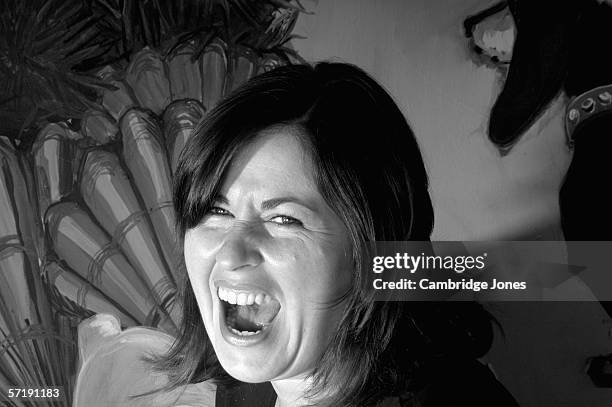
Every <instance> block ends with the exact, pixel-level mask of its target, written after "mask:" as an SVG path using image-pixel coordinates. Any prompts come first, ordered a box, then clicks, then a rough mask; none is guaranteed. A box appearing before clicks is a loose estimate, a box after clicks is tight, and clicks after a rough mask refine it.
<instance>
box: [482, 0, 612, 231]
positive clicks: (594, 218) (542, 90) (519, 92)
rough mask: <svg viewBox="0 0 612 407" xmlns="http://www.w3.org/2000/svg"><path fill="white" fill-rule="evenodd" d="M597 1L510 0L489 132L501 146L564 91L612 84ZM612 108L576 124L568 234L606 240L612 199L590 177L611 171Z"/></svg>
mask: <svg viewBox="0 0 612 407" xmlns="http://www.w3.org/2000/svg"><path fill="white" fill-rule="evenodd" d="M599 3H601V2H598V1H596V0H570V1H565V2H557V1H531V0H509V1H508V6H509V8H510V11H511V12H512V15H513V17H514V20H515V23H516V28H517V37H516V42H515V44H514V49H513V56H512V61H511V63H510V69H509V72H508V77H507V79H506V82H505V84H504V88H503V90H502V92H501V93H500V95H499V96H498V98H497V101H496V102H495V105H494V107H493V110H492V111H491V118H490V122H489V137H490V138H491V140H492V141H493V142H494V143H495V144H497V146H499V147H500V148H504V147H508V146H511V145H513V144H514V143H515V142H516V140H517V139H518V138H519V137H520V135H521V134H522V133H523V132H524V131H525V130H526V129H527V128H529V126H531V125H532V124H533V122H534V121H535V120H536V119H537V118H538V117H539V115H540V114H541V113H542V111H543V110H544V109H545V108H546V107H547V106H548V105H549V104H550V102H551V101H552V100H553V98H555V97H556V96H558V95H559V92H561V91H565V93H566V94H567V96H569V97H573V96H578V95H580V94H581V93H583V92H586V91H588V90H590V89H593V88H595V87H598V86H603V85H610V84H612V64H610V63H609V62H606V61H608V60H607V59H606V58H604V57H602V55H603V54H602V52H603V53H604V54H605V51H604V50H607V49H608V48H609V40H608V41H607V40H606V39H608V38H609V28H610V23H612V7H611V6H610V5H609V4H599ZM611 128H612V113H608V114H603V115H599V116H597V117H594V118H593V119H590V120H587V121H585V122H584V123H582V124H581V125H580V126H578V127H577V128H576V129H575V131H574V133H573V134H572V135H571V137H572V139H573V140H574V156H573V159H572V163H571V165H570V168H569V170H568V173H567V175H566V177H565V179H564V182H563V185H562V188H561V191H560V209H561V220H562V226H563V231H564V234H565V237H566V239H568V240H610V236H611V234H612V232H611V230H612V217H611V216H609V208H610V206H611V205H612V202H611V201H610V199H609V198H606V197H605V195H606V194H605V192H604V191H603V188H602V189H601V190H597V188H593V185H592V183H591V182H588V181H589V180H591V179H593V178H595V177H597V176H600V175H603V174H609V173H610V165H609V161H610V160H609V155H610V151H612V150H611V148H612V139H610V137H608V134H607V133H609V132H610V129H611Z"/></svg>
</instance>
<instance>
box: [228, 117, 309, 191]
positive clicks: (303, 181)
mask: <svg viewBox="0 0 612 407" xmlns="http://www.w3.org/2000/svg"><path fill="white" fill-rule="evenodd" d="M304 137H305V135H304V134H303V132H302V131H301V130H300V129H298V128H296V127H292V126H278V127H273V128H269V129H266V130H263V131H261V132H259V133H258V134H257V135H256V136H255V139H254V140H253V141H252V142H251V143H249V144H247V145H246V146H244V147H243V148H242V149H241V150H240V151H238V153H237V154H236V156H235V157H234V158H233V159H232V162H231V164H230V167H229V169H228V172H227V174H226V176H225V179H224V182H223V184H222V187H221V192H222V193H223V194H226V193H228V192H229V193H230V194H231V193H232V191H233V192H234V193H236V194H243V193H245V192H247V191H254V190H257V191H262V192H263V191H265V192H266V193H272V194H273V193H285V192H287V193H292V194H295V195H304V194H312V193H315V192H317V187H316V183H315V181H314V180H315V177H314V167H313V165H312V159H311V156H310V153H309V151H308V149H307V148H306V147H305V141H304Z"/></svg>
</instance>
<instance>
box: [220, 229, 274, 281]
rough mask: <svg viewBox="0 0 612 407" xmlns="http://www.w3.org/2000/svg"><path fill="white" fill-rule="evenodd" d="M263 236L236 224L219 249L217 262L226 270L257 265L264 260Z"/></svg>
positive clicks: (236, 269)
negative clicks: (262, 250)
mask: <svg viewBox="0 0 612 407" xmlns="http://www.w3.org/2000/svg"><path fill="white" fill-rule="evenodd" d="M260 240H261V236H257V233H255V231H254V230H251V228H249V227H245V226H240V225H238V226H234V227H233V228H232V229H231V230H230V231H229V232H228V233H227V234H226V236H225V238H224V240H223V244H222V245H221V247H220V248H219V250H218V251H217V255H216V258H215V260H216V262H217V264H218V265H219V266H221V267H222V268H223V269H224V270H227V271H238V270H242V269H248V268H252V267H257V266H258V265H259V264H261V262H262V261H263V256H262V254H261V251H260V249H259V247H260V244H261V241H260Z"/></svg>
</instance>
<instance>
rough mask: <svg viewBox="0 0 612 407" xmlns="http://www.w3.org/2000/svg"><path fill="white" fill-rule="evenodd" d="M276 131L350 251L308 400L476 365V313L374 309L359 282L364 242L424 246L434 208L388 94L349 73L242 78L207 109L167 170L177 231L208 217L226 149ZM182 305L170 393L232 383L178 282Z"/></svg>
mask: <svg viewBox="0 0 612 407" xmlns="http://www.w3.org/2000/svg"><path fill="white" fill-rule="evenodd" d="M277 125H289V126H297V127H299V128H300V129H301V130H303V131H302V133H304V134H305V137H306V138H307V139H308V140H307V143H306V145H307V146H308V147H309V148H310V150H311V155H312V158H313V162H314V166H315V171H316V174H314V175H315V179H316V180H317V184H318V187H319V189H320V192H321V194H322V195H323V197H324V198H325V199H326V200H327V202H328V203H329V204H330V206H331V207H332V208H334V210H335V211H336V213H337V214H338V216H339V217H340V218H341V219H342V220H343V221H344V224H345V225H346V227H347V229H348V231H349V234H350V239H351V241H352V244H353V257H354V259H353V260H354V264H355V279H354V280H355V281H354V284H353V289H352V291H351V293H350V294H348V296H347V298H346V300H347V307H346V312H345V314H344V316H343V319H342V322H341V327H340V329H339V331H338V332H337V333H336V335H335V336H334V338H333V339H332V342H331V343H330V345H329V346H328V348H327V349H326V351H325V352H324V355H323V356H322V358H321V360H320V361H319V363H318V364H317V367H316V369H315V371H314V373H313V379H314V380H313V383H314V384H313V388H312V389H311V392H310V394H309V395H310V396H316V395H321V394H325V395H326V400H325V404H329V405H333V406H364V405H369V404H371V403H375V402H376V401H377V400H379V399H380V398H382V397H384V396H391V395H394V394H399V393H405V392H406V391H407V390H414V391H416V390H418V389H420V388H421V387H422V386H423V385H424V384H425V382H426V380H427V379H424V377H425V375H422V374H420V372H421V369H422V368H423V367H424V366H426V365H427V361H428V360H431V359H432V358H436V357H438V356H441V355H446V354H448V355H464V356H466V357H476V356H480V355H482V354H483V353H484V352H485V351H486V350H488V348H489V346H490V344H491V339H492V327H491V323H490V319H489V316H488V314H487V313H486V312H485V311H484V310H482V308H481V307H480V306H478V305H476V304H474V303H464V304H458V303H452V304H450V303H448V304H435V303H422V304H421V303H400V302H375V301H374V300H373V295H372V294H373V293H372V292H371V291H369V290H365V289H364V287H365V285H364V284H361V279H362V278H365V276H364V275H363V273H362V270H361V263H362V262H361V261H360V256H361V255H362V253H364V252H365V245H366V242H369V241H377V240H378V241H383V240H429V236H430V234H431V230H432V227H433V209H432V205H431V201H430V198H429V193H428V180H427V174H426V170H425V166H424V164H423V160H422V158H421V153H420V151H419V147H418V145H417V142H416V140H415V137H414V135H413V133H412V131H411V129H410V127H409V125H408V123H407V122H406V119H405V118H404V116H403V115H402V113H401V111H400V110H399V109H398V107H397V106H396V104H395V103H394V101H393V100H392V98H391V97H390V96H389V95H388V94H387V92H386V91H385V90H384V89H383V88H382V87H381V86H380V85H379V84H378V83H376V82H375V81H374V80H373V79H372V78H370V77H369V76H368V75H367V74H366V73H365V72H363V71H362V70H360V69H359V68H357V67H355V66H352V65H348V64H342V63H319V64H317V65H315V66H310V65H292V66H285V67H281V68H277V69H275V70H273V71H271V72H268V73H265V74H263V75H260V76H258V77H255V78H253V79H251V80H250V81H249V82H247V83H246V84H244V85H243V86H242V87H241V88H239V89H238V90H237V91H236V92H234V93H233V94H232V95H230V97H229V98H227V99H225V100H224V101H223V102H222V103H221V104H220V105H218V106H217V107H216V108H215V109H214V110H212V111H211V112H210V113H209V114H208V115H207V116H206V118H205V119H204V120H203V122H202V123H201V124H200V125H199V126H198V128H197V130H196V132H195V134H194V135H193V136H192V138H191V139H190V140H189V142H188V143H187V145H186V147H185V149H184V150H183V152H182V154H181V158H180V160H179V165H178V168H177V171H176V174H175V179H174V205H175V208H176V212H177V228H178V232H179V235H180V236H184V234H185V231H186V230H188V229H189V228H192V227H194V226H196V225H197V224H198V223H199V222H200V221H201V219H202V218H203V217H204V215H205V214H206V213H207V212H208V210H209V209H210V207H211V206H212V204H213V199H214V197H215V196H216V195H217V192H218V191H219V188H220V185H221V183H222V180H223V178H224V174H225V172H226V170H227V168H228V165H229V164H230V162H231V160H232V158H233V157H234V156H235V155H236V154H237V152H238V151H239V150H240V149H241V148H243V147H244V146H245V145H247V144H248V143H250V142H251V141H252V140H253V139H254V138H255V137H256V136H257V134H258V133H259V132H260V131H262V130H264V129H267V128H270V127H273V126H277ZM182 301H183V307H184V318H183V321H182V324H181V332H180V335H179V337H178V338H177V340H176V342H175V343H174V345H173V347H172V348H171V350H170V352H169V353H168V355H166V356H165V357H164V358H162V359H160V360H159V361H158V363H157V367H158V368H160V369H161V370H164V371H166V372H167V373H168V374H169V378H170V380H171V382H170V385H171V386H178V385H181V384H186V383H189V382H200V381H203V380H215V381H217V382H218V383H228V382H231V378H230V377H229V376H228V375H227V373H226V372H225V371H224V370H223V368H222V367H221V366H220V364H219V362H218V360H217V358H216V356H215V354H214V351H213V349H212V345H211V344H210V342H209V340H208V337H207V334H206V331H205V328H204V326H203V322H202V319H201V316H200V313H199V311H198V307H197V303H196V299H195V297H194V294H193V292H192V289H191V286H190V284H189V281H188V279H187V278H185V281H184V284H183V286H182ZM421 379H423V380H421Z"/></svg>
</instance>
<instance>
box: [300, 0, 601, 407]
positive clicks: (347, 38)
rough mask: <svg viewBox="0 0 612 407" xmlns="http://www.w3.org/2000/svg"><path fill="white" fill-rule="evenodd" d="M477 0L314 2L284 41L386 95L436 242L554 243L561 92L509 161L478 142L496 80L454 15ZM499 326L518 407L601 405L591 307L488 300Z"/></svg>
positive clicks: (462, 14)
mask: <svg viewBox="0 0 612 407" xmlns="http://www.w3.org/2000/svg"><path fill="white" fill-rule="evenodd" d="M493 3H495V1H487V0H462V1H453V0H428V1H425V0H421V1H419V0H414V1H413V0H410V1H405V0H381V1H372V0H321V1H319V2H317V3H310V2H307V3H306V5H307V7H309V8H310V9H311V10H312V11H314V12H315V14H314V15H303V16H302V17H300V20H299V22H298V26H297V27H296V29H295V31H294V32H295V33H296V34H301V35H304V36H305V37H306V39H303V40H296V41H294V46H295V47H296V48H297V50H298V51H299V52H300V53H301V54H302V55H303V56H304V57H305V58H306V59H307V60H309V61H318V60H327V59H332V60H339V61H345V62H351V63H354V64H357V65H358V66H360V67H362V68H363V69H365V70H366V71H367V72H369V73H370V74H372V75H373V76H374V77H375V78H376V79H378V80H379V81H380V82H381V83H382V84H383V85H384V86H385V87H386V88H387V89H388V90H389V92H390V93H391V94H392V95H393V97H394V98H395V99H396V101H397V103H398V104H399V105H400V107H401V108H402V110H403V111H404V112H405V114H406V117H407V118H408V120H409V122H410V123H411V126H412V128H413V130H414V131H415V133H416V136H417V138H418V140H419V142H420V145H421V148H422V152H423V155H424V159H425V161H426V165H427V168H428V171H429V174H430V181H431V194H432V198H433V202H434V206H435V211H436V225H435V230H434V234H433V238H434V239H439V240H454V239H456V240H470V239H473V240H484V239H510V238H515V239H519V238H520V239H535V238H542V239H559V238H562V235H561V233H560V231H559V208H558V203H557V202H558V201H557V199H558V198H557V196H558V190H559V187H560V184H561V182H562V179H563V175H564V174H565V172H566V170H567V167H568V165H569V162H570V159H571V153H570V151H569V150H568V149H567V147H566V145H565V135H564V131H563V127H562V114H563V110H564V102H565V100H564V97H563V96H560V97H559V98H558V99H557V100H556V101H555V102H554V103H553V104H552V105H551V107H550V108H549V110H548V111H547V112H546V113H544V114H543V115H542V117H540V119H539V120H538V121H537V122H536V123H535V124H534V125H533V126H532V128H531V129H530V130H529V131H528V132H527V133H526V134H525V135H524V136H523V137H522V139H521V140H520V141H519V143H518V144H517V145H516V146H515V147H514V149H513V150H512V151H511V152H510V154H508V155H507V156H504V157H501V156H500V155H499V153H498V152H497V150H496V149H495V148H494V147H493V146H492V144H491V143H489V142H488V140H487V139H486V127H487V118H488V113H489V110H490V108H491V106H492V104H493V102H494V100H495V98H496V96H497V95H498V93H499V91H500V89H501V83H502V81H503V75H502V74H501V73H500V72H499V71H498V70H496V69H493V68H490V67H486V66H482V65H478V64H476V63H474V62H473V59H472V57H471V56H470V55H469V49H468V46H467V40H466V39H465V37H464V36H463V30H462V22H463V20H464V19H465V18H466V17H467V16H469V15H473V14H474V13H476V12H478V11H480V10H482V9H484V8H486V7H488V6H490V5H492V4H493ZM489 309H490V310H491V312H492V313H493V314H494V315H495V316H496V317H497V318H498V319H499V321H500V322H501V324H502V326H503V327H504V330H505V338H502V337H501V336H498V338H497V339H496V343H495V345H494V348H493V350H492V351H491V352H490V354H489V355H488V356H487V358H486V359H487V361H489V362H491V363H492V364H493V365H494V368H495V371H496V372H497V374H498V375H499V377H500V379H501V380H502V381H503V382H504V384H505V385H506V386H507V387H508V389H509V390H510V391H511V392H512V393H513V394H514V395H515V397H516V398H517V399H518V400H519V402H520V404H521V405H522V406H526V407H536V406H553V405H554V406H558V407H570V406H587V405H588V406H602V407H603V406H610V405H612V390H610V389H597V388H595V387H594V386H593V385H592V383H591V382H590V381H589V378H588V377H587V376H586V375H585V374H584V367H585V361H586V359H587V357H589V356H593V355H598V354H605V353H608V352H610V351H612V341H611V340H610V338H609V335H608V330H609V329H610V326H612V324H611V323H610V320H609V318H608V317H607V315H606V314H605V312H604V311H603V310H602V308H601V307H600V306H599V305H598V304H597V303H595V302H585V303H546V304H494V305H489Z"/></svg>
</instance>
